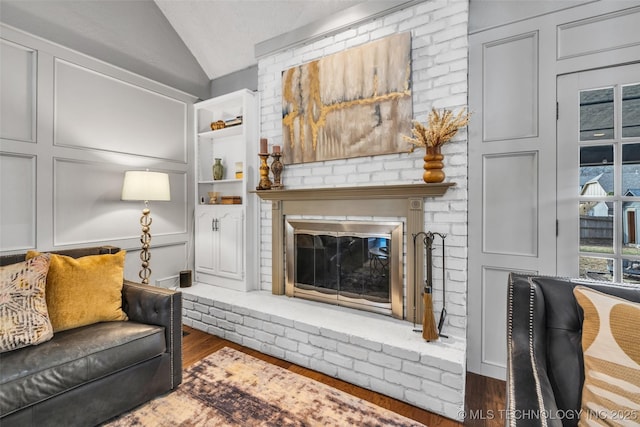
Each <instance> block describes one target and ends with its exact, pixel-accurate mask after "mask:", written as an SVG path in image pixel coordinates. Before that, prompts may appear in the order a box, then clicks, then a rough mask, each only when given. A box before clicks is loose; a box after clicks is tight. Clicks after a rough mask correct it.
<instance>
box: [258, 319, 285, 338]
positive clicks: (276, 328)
mask: <svg viewBox="0 0 640 427" xmlns="http://www.w3.org/2000/svg"><path fill="white" fill-rule="evenodd" d="M262 330H263V331H264V332H267V333H270V334H272V335H279V336H284V326H282V325H276V324H274V323H266V322H265V323H264V324H263V325H262Z"/></svg>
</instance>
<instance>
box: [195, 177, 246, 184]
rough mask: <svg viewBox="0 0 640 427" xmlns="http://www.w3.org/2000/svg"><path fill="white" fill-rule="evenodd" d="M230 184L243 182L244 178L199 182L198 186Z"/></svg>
mask: <svg viewBox="0 0 640 427" xmlns="http://www.w3.org/2000/svg"><path fill="white" fill-rule="evenodd" d="M229 182H242V178H229V179H216V180H209V181H198V184H223V183H229Z"/></svg>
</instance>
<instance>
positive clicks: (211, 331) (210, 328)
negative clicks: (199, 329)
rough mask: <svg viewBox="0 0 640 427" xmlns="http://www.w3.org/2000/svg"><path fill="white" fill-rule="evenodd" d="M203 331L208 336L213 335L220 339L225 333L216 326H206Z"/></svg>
mask: <svg viewBox="0 0 640 427" xmlns="http://www.w3.org/2000/svg"><path fill="white" fill-rule="evenodd" d="M204 331H205V332H206V333H208V334H211V335H215V336H217V337H220V338H224V333H225V331H224V329H221V328H219V327H217V326H207V328H206V329H205V330H204Z"/></svg>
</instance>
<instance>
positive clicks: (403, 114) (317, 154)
mask: <svg viewBox="0 0 640 427" xmlns="http://www.w3.org/2000/svg"><path fill="white" fill-rule="evenodd" d="M412 118H413V108H412V99H411V34H410V33H401V34H396V35H392V36H389V37H386V38H384V39H381V40H377V41H374V42H370V43H367V44H365V45H362V46H359V47H356V48H351V49H348V50H345V51H342V52H339V53H336V54H333V55H330V56H326V57H324V58H321V59H318V60H316V61H312V62H309V63H306V64H303V65H300V66H297V67H294V68H290V69H288V70H285V71H284V73H283V75H282V142H283V144H282V145H283V151H284V155H283V156H282V160H283V162H284V163H285V164H295V163H307V162H318V161H323V160H333V159H345V158H352V157H362V156H373V155H378V154H389V153H400V152H408V151H410V149H411V144H409V143H408V142H406V141H404V140H403V139H402V135H411V127H412V123H411V121H412Z"/></svg>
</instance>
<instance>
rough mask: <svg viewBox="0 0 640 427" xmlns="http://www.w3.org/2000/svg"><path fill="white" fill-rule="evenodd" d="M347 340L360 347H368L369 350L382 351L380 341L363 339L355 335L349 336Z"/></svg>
mask: <svg viewBox="0 0 640 427" xmlns="http://www.w3.org/2000/svg"><path fill="white" fill-rule="evenodd" d="M349 342H350V343H351V344H355V345H357V346H360V347H364V348H368V349H369V350H373V351H382V343H379V342H375V341H371V340H368V339H364V338H362V337H358V336H355V335H352V336H350V337H349Z"/></svg>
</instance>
